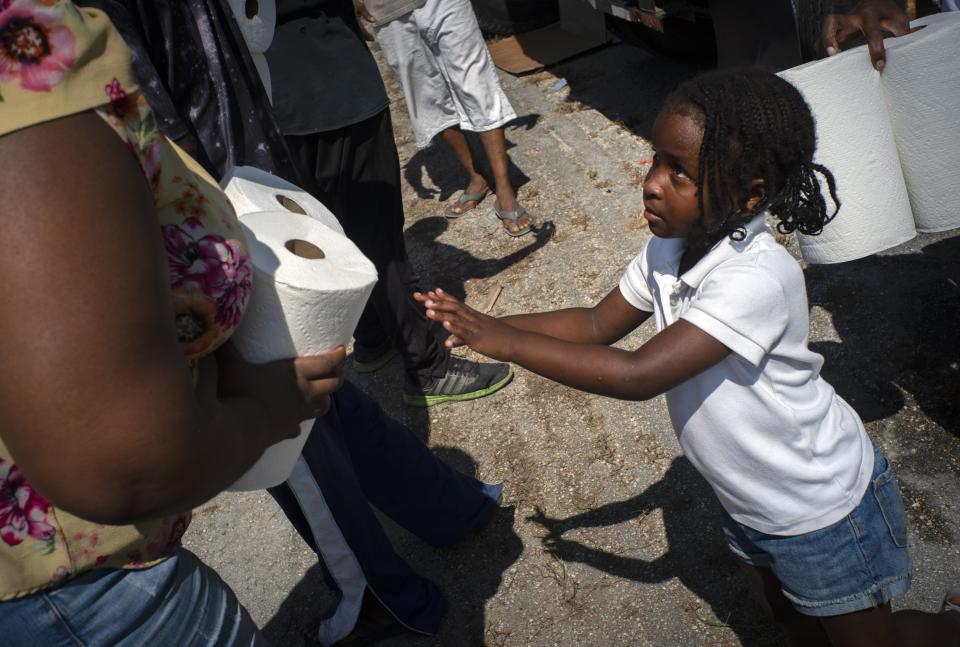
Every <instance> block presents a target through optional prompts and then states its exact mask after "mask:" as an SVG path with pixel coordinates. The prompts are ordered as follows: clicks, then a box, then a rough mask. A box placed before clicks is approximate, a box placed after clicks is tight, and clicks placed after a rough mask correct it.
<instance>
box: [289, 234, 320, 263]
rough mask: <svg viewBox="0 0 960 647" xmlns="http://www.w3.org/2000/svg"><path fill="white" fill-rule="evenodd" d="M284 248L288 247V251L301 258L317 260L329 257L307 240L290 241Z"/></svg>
mask: <svg viewBox="0 0 960 647" xmlns="http://www.w3.org/2000/svg"><path fill="white" fill-rule="evenodd" d="M283 246H284V247H286V248H287V251H289V252H290V253H291V254H294V255H296V256H299V257H300V258H307V259H310V260H316V259H320V258H326V257H327V255H326V254H324V253H323V250H322V249H320V248H319V247H317V246H316V245H314V244H313V243H311V242H310V241H307V240H300V239H299V238H294V239H293V240H288V241H287V242H286V243H284V245H283Z"/></svg>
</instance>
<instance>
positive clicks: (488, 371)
mask: <svg viewBox="0 0 960 647" xmlns="http://www.w3.org/2000/svg"><path fill="white" fill-rule="evenodd" d="M512 379H513V369H512V368H511V367H510V365H509V364H480V363H478V362H471V361H469V360H466V359H461V358H459V357H451V358H450V363H449V364H448V365H447V373H446V375H444V376H443V377H440V378H430V379H428V380H427V381H426V382H424V383H422V384H414V383H412V382H411V381H410V380H409V379H408V380H407V386H406V388H405V389H404V394H403V402H404V404H409V405H411V406H414V407H432V406H434V405H436V404H442V403H444V402H463V401H465V400H476V399H477V398H482V397H483V396H485V395H490V394H491V393H495V392H497V391H499V390H500V389H502V388H503V387H505V386H506V385H507V384H508V383H509V382H510V380H512Z"/></svg>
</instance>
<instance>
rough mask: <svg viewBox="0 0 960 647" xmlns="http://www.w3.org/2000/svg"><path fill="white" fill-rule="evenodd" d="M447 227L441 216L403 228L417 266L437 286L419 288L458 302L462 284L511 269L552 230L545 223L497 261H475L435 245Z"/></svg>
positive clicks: (462, 295)
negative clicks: (443, 293) (443, 292)
mask: <svg viewBox="0 0 960 647" xmlns="http://www.w3.org/2000/svg"><path fill="white" fill-rule="evenodd" d="M449 227H450V221H449V220H447V219H446V218H444V217H442V216H430V217H427V218H421V219H420V220H418V221H416V222H415V223H413V224H412V225H410V227H408V228H407V231H406V238H407V241H413V242H415V244H416V245H417V246H418V256H419V257H420V259H419V260H420V263H421V264H423V263H425V264H426V266H427V267H428V268H429V269H430V275H431V276H430V278H431V279H432V280H433V281H439V284H438V285H436V286H434V285H422V286H421V287H422V288H424V289H427V290H429V289H432V288H434V287H441V288H443V289H444V290H446V291H447V292H449V293H450V294H452V295H453V296H455V297H457V298H458V299H461V300H463V299H464V298H465V297H466V290H465V288H464V283H466V281H468V280H470V279H488V278H491V277H494V276H496V275H497V274H499V273H500V272H502V271H504V270H505V269H507V268H508V267H510V266H511V265H514V264H515V263H518V262H520V261H522V260H523V259H524V258H526V257H527V256H529V255H530V254H533V253H534V252H536V251H537V250H538V249H540V248H541V247H543V246H544V245H546V244H547V243H548V242H550V238H551V236H553V232H554V228H553V225H552V224H551V223H546V224H545V225H544V226H543V227H540V228H539V229H537V230H536V231H534V232H533V233H532V234H528V235H527V236H526V237H524V238H523V239H522V240H529V241H530V243H529V244H528V245H525V246H524V247H521V248H520V249H518V250H516V251H515V252H513V253H511V254H507V255H506V256H503V257H501V258H477V257H476V256H474V255H473V254H471V253H469V252H467V251H465V250H462V249H460V248H459V247H455V246H453V245H448V244H446V243H442V242H440V241H439V238H440V236H441V235H443V233H444V232H446V231H447V229H449Z"/></svg>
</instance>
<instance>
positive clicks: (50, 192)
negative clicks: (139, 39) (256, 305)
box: [0, 0, 344, 645]
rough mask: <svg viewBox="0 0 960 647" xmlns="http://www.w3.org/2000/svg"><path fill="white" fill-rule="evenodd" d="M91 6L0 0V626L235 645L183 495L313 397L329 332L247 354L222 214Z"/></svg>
mask: <svg viewBox="0 0 960 647" xmlns="http://www.w3.org/2000/svg"><path fill="white" fill-rule="evenodd" d="M133 78H134V77H133V75H132V73H131V70H130V56H129V51H128V50H127V49H126V47H125V46H124V45H123V42H122V40H121V39H120V37H119V35H118V34H117V33H116V31H115V30H114V29H113V27H112V26H111V25H110V23H109V21H108V20H107V19H106V18H105V16H104V15H103V14H102V13H100V12H98V11H95V10H86V9H85V10H82V11H81V10H78V9H77V8H76V7H75V6H73V5H72V4H71V3H70V2H66V1H57V0H0V160H2V164H3V171H2V172H0V200H2V202H0V204H2V205H3V207H2V211H0V214H2V216H0V225H2V227H3V236H2V239H0V240H2V242H3V246H2V248H0V276H2V277H3V281H2V282H0V303H2V304H3V306H2V309H0V368H2V375H3V379H2V380H0V600H3V601H2V602H0V635H2V636H3V637H2V639H0V642H2V643H3V644H4V645H20V644H24V645H55V644H73V645H77V644H103V645H145V644H154V645H161V644H162V645H224V644H229V645H238V644H240V645H242V644H258V642H259V641H260V640H261V639H260V638H259V636H258V634H257V632H256V628H255V627H254V626H253V623H252V622H251V621H250V618H249V616H247V614H246V612H245V611H244V610H243V609H242V607H240V605H239V603H238V602H237V600H236V598H235V597H234V596H233V594H232V592H230V590H229V589H228V588H227V587H226V586H225V585H224V584H223V582H222V581H221V580H220V579H219V578H218V577H217V576H216V574H215V573H213V572H212V571H211V570H210V569H209V568H207V567H206V566H204V565H203V564H202V563H200V562H199V560H197V559H196V557H194V556H193V555H191V554H190V553H188V552H187V551H185V550H184V549H182V548H180V546H179V540H180V537H181V536H182V534H183V532H184V530H185V529H186V527H187V525H188V523H189V510H190V509H191V508H193V507H194V506H196V505H197V504H199V503H202V502H203V501H206V500H207V499H209V498H211V497H213V496H214V495H216V494H217V493H218V492H220V491H221V490H223V489H224V488H225V487H226V486H227V485H229V484H230V483H231V482H233V481H234V480H236V478H237V477H239V476H240V475H241V474H242V473H243V472H244V471H246V469H247V468H249V467H250V466H251V465H252V464H253V462H254V461H256V459H257V458H258V457H259V456H260V455H261V454H262V453H263V450H264V449H265V448H266V447H267V446H269V445H271V444H273V443H276V442H278V441H280V440H282V439H284V438H288V437H292V436H294V435H296V434H297V432H298V431H299V427H298V425H299V422H300V421H301V420H305V419H309V418H314V417H316V416H317V415H319V414H321V413H323V411H325V409H326V408H327V406H328V403H329V398H328V396H329V394H330V393H331V392H332V391H333V390H335V389H336V388H337V387H338V386H339V385H340V383H341V379H342V378H341V371H342V362H343V359H344V352H343V349H338V350H337V351H334V352H332V353H329V354H326V355H321V356H315V357H305V358H298V359H290V360H287V361H280V362H274V363H271V364H266V365H260V366H253V365H250V364H247V363H245V362H244V361H243V360H242V359H240V358H239V357H238V356H237V354H236V353H235V352H233V351H232V349H231V348H230V346H229V345H228V344H227V345H225V344H226V342H227V340H228V338H229V336H230V334H231V333H232V332H233V330H234V329H235V328H236V326H237V325H238V324H239V322H240V319H241V317H242V315H243V312H244V309H245V308H246V305H247V302H248V300H249V297H250V293H251V290H252V289H253V284H252V271H251V266H250V261H249V257H248V255H247V250H246V246H245V243H244V241H243V237H242V235H241V233H240V229H239V227H238V225H237V222H236V218H235V216H234V214H233V211H232V209H231V208H230V206H229V203H228V202H227V201H226V199H225V197H224V196H223V194H222V193H221V192H220V191H219V189H218V188H217V185H216V183H215V182H213V180H212V179H211V178H210V177H209V176H208V175H207V174H206V173H205V172H204V171H203V170H202V169H201V168H200V167H199V166H198V165H197V164H196V163H195V162H194V161H193V160H191V159H190V158H189V157H188V156H186V155H185V154H184V153H183V152H182V151H180V150H179V149H177V148H176V147H175V146H174V145H172V144H171V143H170V142H169V140H167V139H165V138H164V137H163V136H162V135H161V134H160V133H159V132H158V130H157V128H156V124H155V120H154V118H153V116H152V114H151V113H150V111H149V109H148V108H147V106H146V103H145V102H144V101H143V99H142V97H141V95H140V93H139V91H138V89H137V87H136V84H135V82H134V80H133Z"/></svg>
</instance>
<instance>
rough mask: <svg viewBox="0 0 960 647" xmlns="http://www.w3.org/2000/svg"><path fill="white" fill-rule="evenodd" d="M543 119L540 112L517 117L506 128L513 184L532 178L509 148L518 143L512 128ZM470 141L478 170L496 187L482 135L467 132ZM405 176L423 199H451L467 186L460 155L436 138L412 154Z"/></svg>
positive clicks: (521, 184)
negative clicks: (515, 141) (513, 138)
mask: <svg viewBox="0 0 960 647" xmlns="http://www.w3.org/2000/svg"><path fill="white" fill-rule="evenodd" d="M538 121H540V115H524V116H522V117H517V118H516V119H514V120H513V121H511V122H510V123H508V124H507V125H506V127H505V129H504V130H505V131H506V135H507V161H508V162H509V165H510V167H509V173H510V182H511V183H512V184H513V186H514V187H521V186H523V185H524V184H526V183H527V182H529V181H530V178H529V177H528V176H527V174H526V173H524V172H523V170H521V169H520V168H519V167H518V166H517V165H516V164H515V163H514V162H513V160H512V159H511V158H510V149H511V148H514V147H515V146H516V144H514V143H513V142H511V141H510V131H511V130H518V129H521V128H522V129H523V130H532V129H533V128H535V127H536V125H537V122H538ZM464 134H465V135H466V136H467V142H468V143H469V144H470V150H471V151H473V159H474V160H475V164H476V165H477V170H479V171H480V172H481V173H482V174H483V175H484V177H486V178H487V182H489V183H490V186H491V187H492V186H493V175H492V174H491V172H490V165H489V164H488V163H487V158H486V155H484V152H483V146H482V145H481V144H480V138H479V137H478V136H477V134H476V133H471V132H465V133H464ZM424 173H426V175H427V177H428V178H430V181H431V182H432V183H433V185H434V187H436V188H433V187H428V186H426V185H425V184H424V182H423V176H424ZM403 177H404V179H405V180H406V181H407V184H409V185H410V186H411V187H412V188H413V190H414V191H416V192H417V196H419V197H420V198H423V199H429V198H434V197H436V198H437V200H438V201H439V202H446V201H448V200H449V199H450V198H451V197H453V195H454V194H455V193H457V192H458V191H460V190H462V189H464V188H465V187H466V185H467V174H466V173H465V172H464V170H463V169H462V168H461V167H460V163H459V162H458V161H457V158H456V157H454V155H453V152H452V151H451V150H450V149H449V148H448V147H447V146H445V145H444V144H443V142H441V141H439V138H436V139H434V141H433V143H432V144H431V145H430V146H428V147H426V148H421V149H420V150H418V151H417V152H416V153H414V154H413V157H411V158H410V159H409V160H408V161H407V163H406V165H405V166H404V169H403Z"/></svg>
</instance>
